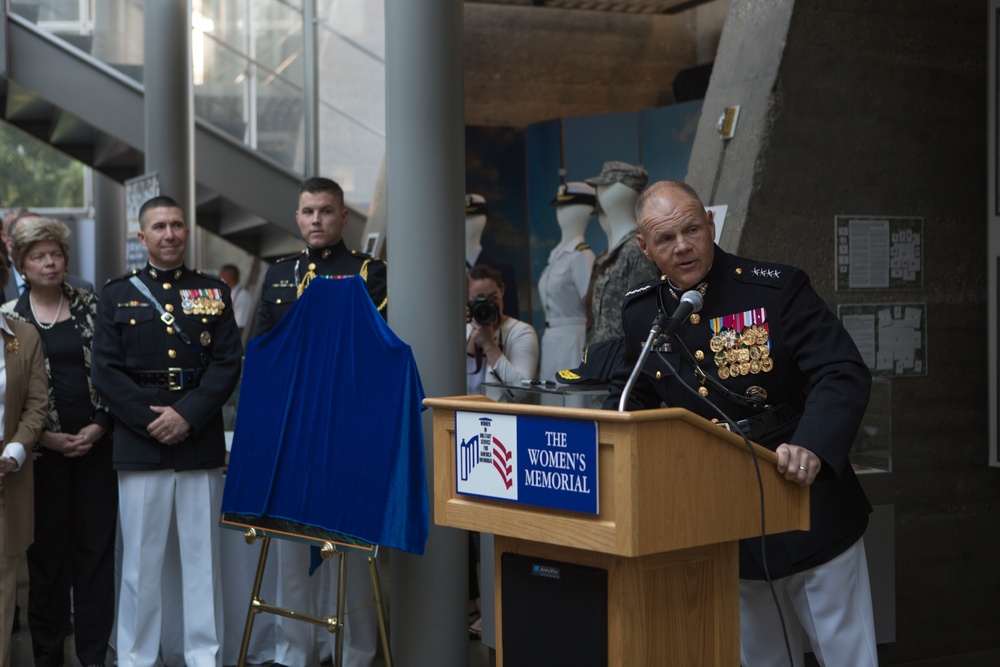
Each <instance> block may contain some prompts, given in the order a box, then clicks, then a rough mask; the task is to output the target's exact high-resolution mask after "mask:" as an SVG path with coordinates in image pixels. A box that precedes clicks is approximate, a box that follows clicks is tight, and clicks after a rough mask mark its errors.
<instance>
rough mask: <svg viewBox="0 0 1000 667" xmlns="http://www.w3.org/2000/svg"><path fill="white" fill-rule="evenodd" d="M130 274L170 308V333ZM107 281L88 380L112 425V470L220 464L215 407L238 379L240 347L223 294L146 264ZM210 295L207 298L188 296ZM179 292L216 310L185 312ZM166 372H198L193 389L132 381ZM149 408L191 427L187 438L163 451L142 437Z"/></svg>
mask: <svg viewBox="0 0 1000 667" xmlns="http://www.w3.org/2000/svg"><path fill="white" fill-rule="evenodd" d="M133 273H134V274H135V275H138V276H139V279H140V280H141V281H142V282H143V283H144V284H145V285H146V286H147V287H148V288H149V291H150V292H151V293H152V295H153V296H154V297H155V298H156V300H157V301H159V302H160V304H161V305H162V306H163V307H164V308H166V309H167V310H170V311H171V312H172V314H173V315H174V317H175V318H176V321H177V325H178V326H179V328H180V330H181V331H183V332H184V333H185V334H187V335H188V336H189V337H190V340H191V342H192V344H193V346H194V347H193V348H192V346H190V345H187V344H185V343H184V342H183V341H182V340H181V338H180V336H179V334H178V333H177V328H178V327H169V326H168V325H167V324H165V323H164V322H163V321H162V320H161V319H160V313H159V312H158V311H157V309H156V307H155V306H153V304H152V303H151V302H150V300H149V299H148V298H146V296H144V295H143V294H142V293H141V292H140V291H139V290H138V289H137V288H136V287H135V286H134V285H132V283H131V282H130V281H129V279H130V278H131V277H132V275H133ZM133 273H129V274H127V275H125V276H122V277H120V278H115V279H112V280H109V281H108V283H107V284H106V285H105V286H104V288H103V289H102V290H101V297H100V301H99V303H98V311H97V322H96V329H95V331H94V352H93V359H92V363H91V378H92V379H93V381H94V386H95V387H96V388H97V391H98V392H99V393H100V394H101V397H102V398H103V399H104V401H105V403H107V405H108V406H109V407H110V409H111V414H112V416H113V417H114V419H115V436H114V465H115V469H116V470H163V469H174V470H178V471H182V470H202V469H209V468H217V467H220V466H222V465H223V463H224V462H225V454H226V445H225V435H224V428H223V422H222V405H223V404H224V403H225V402H226V400H227V399H228V398H229V396H230V394H232V392H233V389H234V388H235V387H236V383H237V382H238V381H239V377H240V360H241V358H242V356H243V344H242V343H241V341H240V334H239V329H238V328H237V326H236V319H235V318H234V317H233V304H232V300H231V299H230V296H229V288H228V287H227V286H226V284H225V283H223V282H222V281H221V280H219V279H218V278H214V277H211V276H206V275H202V274H201V272H200V271H192V270H190V269H188V268H186V267H181V268H180V269H175V270H172V271H159V270H152V268H151V267H150V266H149V265H147V266H146V268H145V269H144V270H142V271H135V272H133ZM193 290H215V292H197V293H195V292H192V291H193ZM182 292H186V294H187V295H188V296H191V295H193V294H215V295H218V296H221V301H222V304H224V307H222V308H221V309H219V308H214V309H213V310H218V312H217V313H216V312H213V313H195V312H191V311H192V310H193V309H191V308H189V309H187V310H188V311H189V312H185V308H184V305H185V304H183V303H182V298H183V297H182ZM168 368H183V369H200V372H201V377H200V380H199V382H198V384H197V386H190V387H187V388H184V389H180V390H174V391H172V390H170V389H168V388H166V387H145V386H140V383H139V382H138V381H137V380H136V379H135V377H136V373H137V372H139V371H166V370H167V369H168ZM151 405H164V406H171V407H173V409H174V410H176V411H177V412H178V413H180V415H181V416H183V417H184V418H185V419H187V420H188V421H189V422H190V423H191V431H190V434H189V435H188V437H187V438H186V439H184V440H182V441H181V442H179V443H178V444H176V445H171V446H167V445H163V444H161V443H160V442H158V441H157V440H155V439H154V438H153V437H152V436H150V435H149V433H148V432H147V431H146V427H147V426H148V425H149V424H150V422H152V421H153V420H154V419H156V417H157V416H158V415H157V414H156V413H155V412H153V411H152V410H150V409H149V406H151Z"/></svg>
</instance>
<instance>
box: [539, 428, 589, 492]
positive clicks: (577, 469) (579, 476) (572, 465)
mask: <svg viewBox="0 0 1000 667" xmlns="http://www.w3.org/2000/svg"><path fill="white" fill-rule="evenodd" d="M567 440H568V435H567V434H566V433H562V432H559V431H546V432H545V445H546V446H547V447H552V448H556V449H536V448H532V447H529V448H528V461H529V464H530V466H525V468H524V484H525V485H526V486H535V487H539V488H543V489H557V490H559V491H570V492H573V493H590V492H591V488H590V484H589V482H590V479H589V478H588V477H587V476H586V475H585V474H584V473H585V472H586V471H587V455H586V454H584V453H583V452H569V451H565V450H564V449H558V448H560V447H561V448H565V447H567Z"/></svg>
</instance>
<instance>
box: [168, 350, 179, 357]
mask: <svg viewBox="0 0 1000 667" xmlns="http://www.w3.org/2000/svg"><path fill="white" fill-rule="evenodd" d="M167 356H168V357H170V358H171V359H175V358H177V350H167Z"/></svg>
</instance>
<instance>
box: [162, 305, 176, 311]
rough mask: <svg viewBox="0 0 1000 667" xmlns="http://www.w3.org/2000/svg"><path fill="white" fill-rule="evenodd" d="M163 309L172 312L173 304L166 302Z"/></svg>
mask: <svg viewBox="0 0 1000 667" xmlns="http://www.w3.org/2000/svg"><path fill="white" fill-rule="evenodd" d="M163 309H164V310H165V311H167V312H168V313H172V312H174V304H172V303H168V304H167V305H165V306H164V307H163Z"/></svg>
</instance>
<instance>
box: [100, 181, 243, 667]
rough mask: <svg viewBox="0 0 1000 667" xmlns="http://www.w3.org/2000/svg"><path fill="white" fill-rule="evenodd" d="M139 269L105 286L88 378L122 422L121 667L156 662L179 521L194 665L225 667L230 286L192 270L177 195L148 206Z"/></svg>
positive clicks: (232, 381) (239, 349)
mask: <svg viewBox="0 0 1000 667" xmlns="http://www.w3.org/2000/svg"><path fill="white" fill-rule="evenodd" d="M139 222H140V231H139V240H140V242H142V244H143V245H144V246H145V247H146V248H147V249H148V251H149V263H148V264H147V265H146V268H144V269H142V270H136V271H133V272H132V273H131V274H128V275H125V276H122V277H120V278H116V279H113V280H110V281H108V283H107V284H106V285H105V286H104V289H103V290H101V297H100V302H99V304H98V316H97V322H96V329H95V331H94V350H93V360H92V364H91V376H92V378H93V382H94V387H95V389H96V390H97V391H98V392H99V393H100V394H101V396H102V398H103V399H104V401H105V403H106V404H107V405H108V406H109V407H110V409H111V414H112V416H113V417H114V421H115V434H114V448H113V450H114V453H113V458H114V467H115V469H116V470H117V471H118V489H119V498H120V502H119V519H120V525H121V535H122V543H123V558H122V584H121V594H120V598H119V607H118V637H117V650H118V664H119V665H121V666H122V667H132V666H138V667H147V666H148V665H153V664H156V662H157V655H158V653H159V650H160V627H161V618H162V615H163V609H162V591H161V588H160V581H161V574H162V570H163V562H164V556H165V551H166V543H167V533H168V528H169V526H170V521H171V518H172V517H176V521H177V535H178V538H179V540H178V541H179V544H180V562H181V571H182V574H181V582H180V583H181V589H182V598H183V600H184V614H183V616H184V659H185V662H186V664H187V665H190V666H197V667H217V666H219V665H221V664H222V650H221V646H220V641H221V632H222V623H221V621H222V599H221V589H220V582H221V579H220V573H219V534H218V530H219V528H218V512H219V507H220V503H221V499H222V483H223V478H222V466H223V463H224V462H225V454H226V449H225V438H224V433H223V423H222V411H221V408H222V405H223V403H225V402H226V400H227V399H228V398H229V396H230V395H231V394H232V392H233V389H234V388H235V387H236V383H237V381H238V380H239V376H240V358H241V356H242V354H243V345H242V343H241V342H240V337H239V330H238V328H237V326H236V320H235V319H234V317H233V309H232V302H231V300H230V296H229V288H228V287H227V286H226V284H225V283H224V282H222V281H221V280H219V279H218V278H214V277H211V276H208V275H202V274H201V272H200V271H193V270H191V269H189V268H187V267H186V266H185V265H184V250H185V247H186V246H187V238H188V231H189V230H188V227H187V224H186V223H185V221H184V212H183V211H182V210H181V208H180V206H179V205H178V204H177V202H176V201H174V200H173V199H170V198H169V197H156V198H154V199H151V200H149V201H147V202H146V203H145V204H143V206H142V208H141V209H140V211H139Z"/></svg>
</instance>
